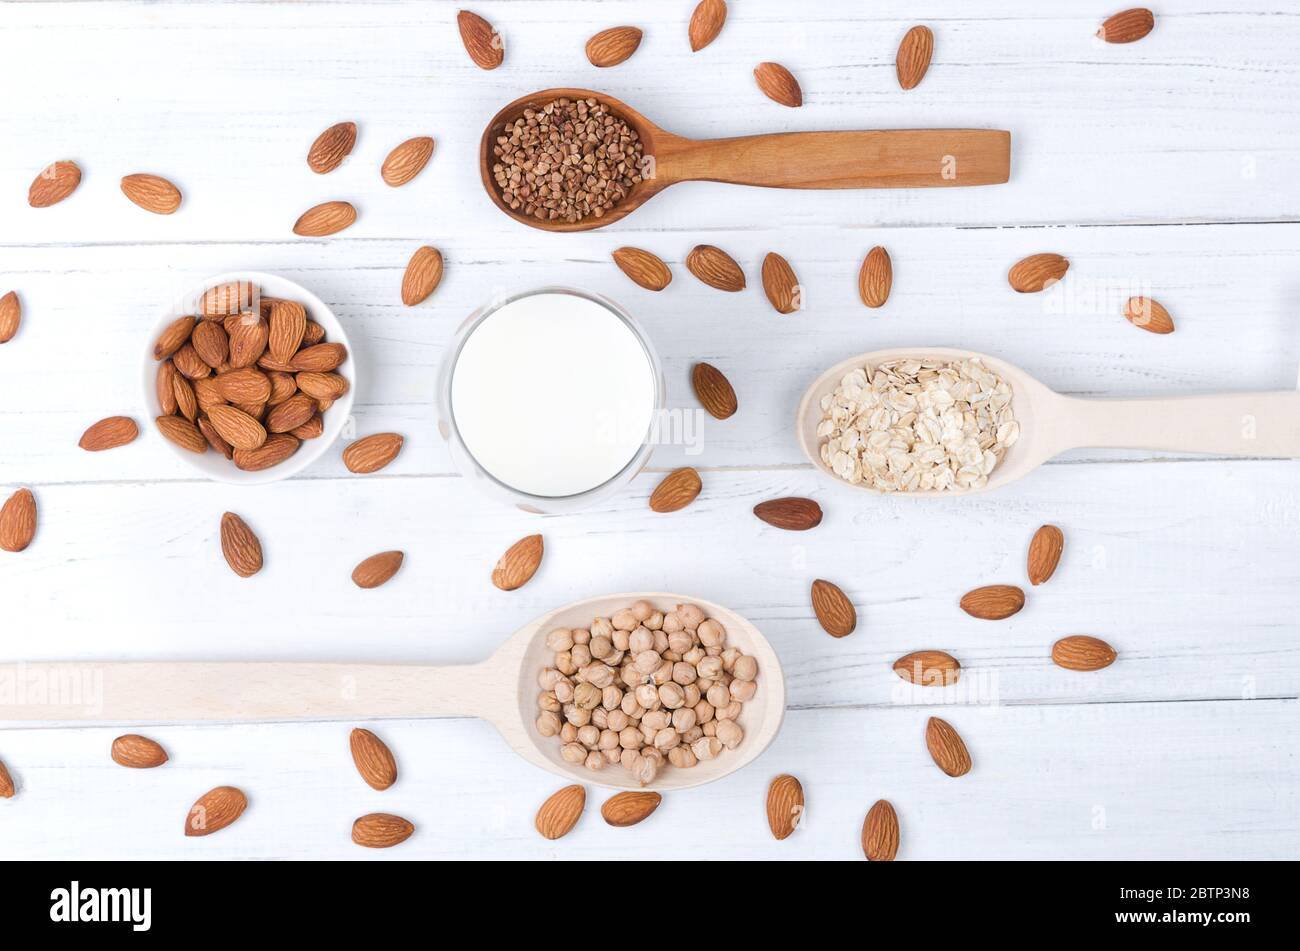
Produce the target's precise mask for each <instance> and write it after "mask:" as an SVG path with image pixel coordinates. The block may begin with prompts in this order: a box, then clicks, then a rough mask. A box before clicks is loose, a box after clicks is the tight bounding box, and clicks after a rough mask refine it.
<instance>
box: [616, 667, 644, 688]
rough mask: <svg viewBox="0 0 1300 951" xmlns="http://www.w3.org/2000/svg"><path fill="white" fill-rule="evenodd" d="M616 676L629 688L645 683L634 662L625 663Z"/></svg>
mask: <svg viewBox="0 0 1300 951" xmlns="http://www.w3.org/2000/svg"><path fill="white" fill-rule="evenodd" d="M618 676H619V678H620V679H621V680H622V681H623V683H624V684H626V685H627V686H628V687H629V688H633V689H635V688H636V687H639V686H641V685H642V684H643V683H645V677H644V676H642V675H641V674H639V673H637V669H636V665H635V664H625V665H624V666H623V669H622V670H620V671H619V672H618Z"/></svg>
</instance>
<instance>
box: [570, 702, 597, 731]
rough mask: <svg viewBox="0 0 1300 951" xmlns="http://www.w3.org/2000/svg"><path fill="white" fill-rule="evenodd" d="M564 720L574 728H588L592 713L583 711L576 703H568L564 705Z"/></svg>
mask: <svg viewBox="0 0 1300 951" xmlns="http://www.w3.org/2000/svg"><path fill="white" fill-rule="evenodd" d="M564 719H566V720H568V721H569V722H570V723H572V724H573V725H574V726H586V725H587V724H588V723H590V722H591V711H590V710H584V709H582V707H580V706H578V705H577V704H576V703H566V704H565V705H564Z"/></svg>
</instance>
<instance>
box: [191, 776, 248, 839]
mask: <svg viewBox="0 0 1300 951" xmlns="http://www.w3.org/2000/svg"><path fill="white" fill-rule="evenodd" d="M246 808H248V798H247V797H246V796H245V795H244V794H243V793H242V792H240V791H239V790H238V789H236V788H235V787H234V786H218V787H217V788H216V789H210V790H208V791H207V792H205V793H204V794H203V795H202V796H200V797H199V799H198V801H197V802H196V803H194V805H192V806H191V807H190V812H189V815H187V816H186V817H185V834H186V835H190V836H194V835H211V834H212V833H214V832H219V831H221V830H222V829H224V828H225V827H226V826H228V825H230V824H231V823H232V822H234V821H235V820H236V819H238V818H239V817H240V816H241V815H243V812H244V810H245V809H246Z"/></svg>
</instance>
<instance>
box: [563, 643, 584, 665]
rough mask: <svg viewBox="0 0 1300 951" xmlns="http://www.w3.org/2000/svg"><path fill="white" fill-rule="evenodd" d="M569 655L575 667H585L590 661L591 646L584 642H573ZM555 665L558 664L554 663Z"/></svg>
mask: <svg viewBox="0 0 1300 951" xmlns="http://www.w3.org/2000/svg"><path fill="white" fill-rule="evenodd" d="M569 657H570V659H571V660H572V661H573V665H574V666H575V667H586V666H587V665H588V664H590V663H591V648H590V647H588V646H587V645H586V644H574V645H573V647H572V649H571V650H570V651H569ZM555 666H557V667H558V666H559V664H556V665H555Z"/></svg>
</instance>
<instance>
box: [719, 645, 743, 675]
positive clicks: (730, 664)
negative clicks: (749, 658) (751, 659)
mask: <svg viewBox="0 0 1300 951" xmlns="http://www.w3.org/2000/svg"><path fill="white" fill-rule="evenodd" d="M739 657H740V650H739V648H735V647H728V648H727V649H726V650H724V651H723V652H722V669H723V670H725V671H726V672H727V673H731V671H732V669H733V668H734V667H735V666H736V660H737V658H739Z"/></svg>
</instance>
